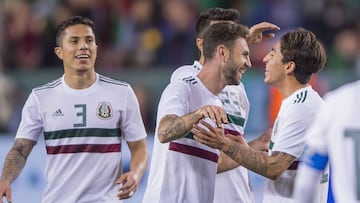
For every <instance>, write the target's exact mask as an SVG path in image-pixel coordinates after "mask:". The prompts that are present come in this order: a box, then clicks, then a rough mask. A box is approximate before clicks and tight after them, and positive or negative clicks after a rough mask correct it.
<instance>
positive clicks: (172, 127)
mask: <svg viewBox="0 0 360 203" xmlns="http://www.w3.org/2000/svg"><path fill="white" fill-rule="evenodd" d="M201 118H202V115H199V114H197V113H190V114H187V115H185V116H182V117H180V116H176V115H166V116H165V117H164V118H162V119H161V121H160V127H159V132H158V135H159V139H160V141H161V142H169V141H171V140H174V139H178V138H181V137H184V136H185V135H186V134H187V133H188V132H190V130H191V128H192V127H193V125H194V124H196V123H197V122H199V120H200V119H201Z"/></svg>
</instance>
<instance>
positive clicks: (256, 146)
mask: <svg viewBox="0 0 360 203" xmlns="http://www.w3.org/2000/svg"><path fill="white" fill-rule="evenodd" d="M248 145H249V146H250V147H251V148H252V149H254V150H257V151H267V150H268V147H266V146H265V145H264V144H263V143H262V142H260V141H259V140H257V139H256V140H252V141H250V142H248Z"/></svg>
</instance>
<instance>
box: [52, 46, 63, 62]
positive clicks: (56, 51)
mask: <svg viewBox="0 0 360 203" xmlns="http://www.w3.org/2000/svg"><path fill="white" fill-rule="evenodd" d="M54 52H55V54H56V56H57V57H58V58H59V59H61V60H62V59H63V56H62V49H61V47H55V48H54Z"/></svg>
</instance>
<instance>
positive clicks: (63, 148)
mask: <svg viewBox="0 0 360 203" xmlns="http://www.w3.org/2000/svg"><path fill="white" fill-rule="evenodd" d="M46 152H47V154H67V153H82V152H88V153H109V152H121V145H120V144H79V145H59V146H46Z"/></svg>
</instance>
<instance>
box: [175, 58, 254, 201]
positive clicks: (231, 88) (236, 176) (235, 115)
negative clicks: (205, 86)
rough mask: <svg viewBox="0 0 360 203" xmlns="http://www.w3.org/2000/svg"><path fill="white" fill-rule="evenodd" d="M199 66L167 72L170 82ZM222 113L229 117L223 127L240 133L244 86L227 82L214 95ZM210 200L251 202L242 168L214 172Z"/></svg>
mask: <svg viewBox="0 0 360 203" xmlns="http://www.w3.org/2000/svg"><path fill="white" fill-rule="evenodd" d="M201 68H202V66H201V64H200V63H199V62H198V61H194V64H193V65H185V66H181V67H179V68H178V69H176V70H175V71H174V72H173V74H172V75H171V79H170V81H174V80H181V79H184V78H187V77H189V76H192V75H197V74H198V73H199V71H200V70H201ZM218 97H219V98H220V100H221V102H222V105H223V108H224V110H225V112H226V113H227V114H228V116H229V118H231V119H229V120H230V124H229V125H225V126H224V129H225V130H226V131H227V132H228V133H231V134H233V135H241V136H243V135H244V129H245V125H246V121H247V118H248V115H249V110H250V104H249V100H248V98H247V95H246V91H245V88H244V85H243V84H242V83H241V84H240V85H228V86H225V88H224V89H223V90H222V92H221V93H220V94H219V95H218ZM214 202H215V203H217V202H219V203H232V202H246V203H252V202H255V199H254V196H253V193H252V190H251V186H250V181H249V172H248V170H247V169H246V168H245V167H242V166H240V167H237V168H235V169H232V170H229V171H226V172H223V173H220V174H217V176H216V184H215V196H214Z"/></svg>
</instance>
